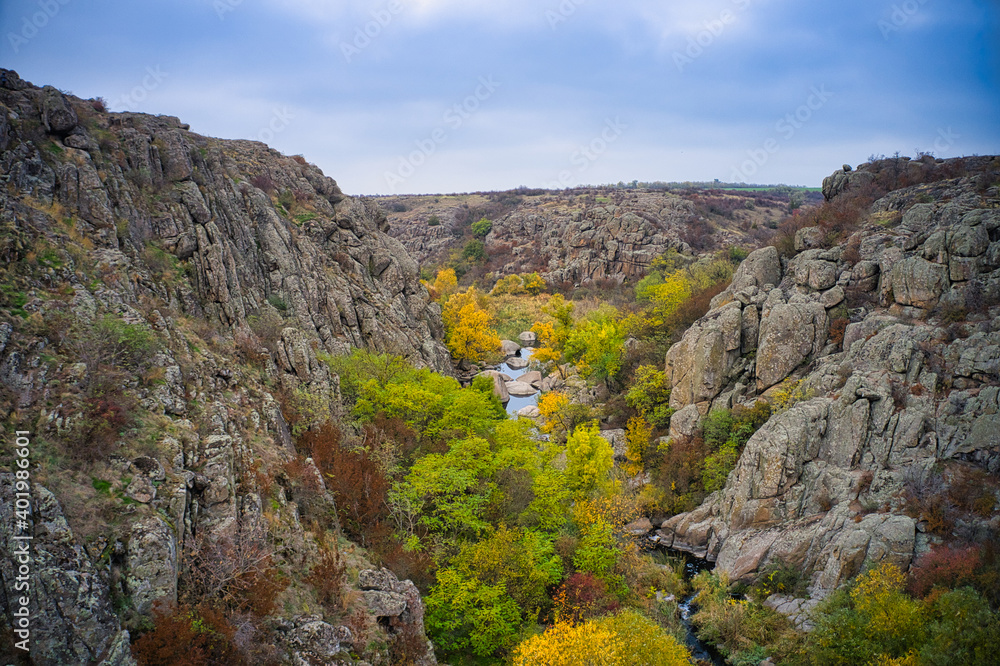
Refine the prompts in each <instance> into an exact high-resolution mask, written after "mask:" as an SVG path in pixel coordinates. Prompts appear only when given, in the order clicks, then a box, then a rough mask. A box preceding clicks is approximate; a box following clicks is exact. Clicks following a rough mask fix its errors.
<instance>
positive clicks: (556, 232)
mask: <svg viewBox="0 0 1000 666" xmlns="http://www.w3.org/2000/svg"><path fill="white" fill-rule="evenodd" d="M805 194H807V193H803V192H799V193H798V194H796V196H804V195H805ZM381 202H382V205H383V206H384V207H386V208H387V209H388V210H389V211H390V212H389V222H390V233H391V234H392V235H393V236H394V237H396V238H398V239H399V240H401V241H402V242H403V243H404V245H406V247H407V248H408V249H410V251H411V252H412V253H413V255H414V257H415V258H416V259H417V260H418V261H420V262H421V264H428V265H434V264H440V263H442V262H445V261H447V260H448V258H449V255H450V254H451V253H458V252H460V251H461V250H462V248H463V245H464V243H466V242H467V241H468V240H469V238H471V237H470V236H469V233H468V228H469V225H471V224H472V223H473V222H476V221H478V220H479V219H481V218H482V217H486V218H487V219H489V220H491V221H492V223H493V224H492V228H491V230H490V231H489V233H488V234H486V235H485V237H484V238H483V243H484V246H485V247H484V250H485V254H486V257H487V261H486V265H485V269H486V270H488V271H491V272H493V273H494V274H495V275H496V276H498V277H502V276H504V275H509V274H512V273H525V272H539V273H541V274H542V276H543V277H544V278H545V279H546V280H548V281H549V282H550V283H554V284H561V283H569V284H584V283H587V282H590V281H593V280H604V279H609V280H615V281H618V282H622V281H635V280H637V279H639V278H641V277H642V276H643V275H645V274H646V272H647V271H648V270H649V266H650V264H651V263H652V261H653V259H655V258H657V257H659V256H661V255H662V254H663V253H664V252H666V251H667V250H669V249H676V250H680V251H682V252H687V253H690V252H692V251H693V249H692V248H694V250H696V251H703V250H715V249H719V248H728V247H730V246H733V245H743V246H747V247H751V248H752V247H756V246H757V244H758V243H759V240H758V238H757V236H756V235H755V234H754V233H753V232H754V230H756V229H761V228H764V227H768V226H774V225H776V223H777V221H778V220H780V219H781V218H782V217H784V215H785V214H786V213H787V210H788V207H789V193H788V192H784V193H773V192H772V193H762V192H751V191H740V190H727V191H721V190H711V191H708V190H700V191H699V190H683V191H681V192H680V193H674V192H667V191H651V190H618V189H613V188H587V189H579V190H568V191H565V192H549V191H539V190H528V191H513V192H501V193H491V194H489V195H457V196H434V197H422V196H421V197H388V198H385V199H382V200H381ZM431 220H433V223H432V224H428V221H431Z"/></svg>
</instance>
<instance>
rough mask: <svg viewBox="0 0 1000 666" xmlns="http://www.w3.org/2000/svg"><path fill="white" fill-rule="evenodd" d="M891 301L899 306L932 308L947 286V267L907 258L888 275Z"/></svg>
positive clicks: (919, 259) (920, 259)
mask: <svg viewBox="0 0 1000 666" xmlns="http://www.w3.org/2000/svg"><path fill="white" fill-rule="evenodd" d="M889 281H890V284H891V286H892V296H893V299H894V300H895V301H896V302H897V303H899V304H900V305H912V306H914V307H918V308H932V307H934V306H935V305H937V302H938V299H939V298H940V297H941V294H942V293H943V292H944V290H945V289H947V288H948V286H949V280H948V267H947V266H943V265H941V264H936V263H933V262H930V261H927V260H926V259H923V258H921V257H908V258H906V259H903V260H902V261H900V262H899V263H897V264H896V265H894V266H893V267H892V272H891V273H890V274H889Z"/></svg>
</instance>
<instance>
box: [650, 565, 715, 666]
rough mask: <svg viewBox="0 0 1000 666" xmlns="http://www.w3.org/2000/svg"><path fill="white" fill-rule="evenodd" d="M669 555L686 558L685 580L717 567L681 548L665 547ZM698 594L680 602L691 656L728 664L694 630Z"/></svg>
mask: <svg viewBox="0 0 1000 666" xmlns="http://www.w3.org/2000/svg"><path fill="white" fill-rule="evenodd" d="M663 550H664V551H665V552H666V553H668V554H669V555H672V556H674V557H682V558H684V580H686V581H688V582H690V581H691V579H692V578H694V577H695V576H697V575H698V574H699V573H701V572H702V571H711V570H712V569H713V568H715V564H713V563H712V562H709V561H708V560H703V559H701V558H699V557H695V556H694V555H691V554H690V553H685V552H682V551H679V550H671V549H669V548H664V549H663ZM696 596H697V595H696V594H691V595H688V596H686V597H684V599H683V600H682V601H681V602H680V604H678V606H679V607H680V610H681V621H682V622H683V623H684V628H685V629H686V630H687V639H686V641H685V642H686V643H687V646H688V649H689V650H691V656H692V657H694V658H695V660H696V661H698V662H699V663H709V664H713V665H714V666H726V660H725V659H723V658H722V655H720V654H719V653H718V652H717V651H716V650H715V649H714V648H712V647H710V646H708V645H706V644H705V643H702V642H701V640H700V639H699V638H698V636H697V635H696V634H695V632H694V625H693V624H692V623H691V616H692V615H694V612H695V608H694V606H695V605H696V603H695V597H696Z"/></svg>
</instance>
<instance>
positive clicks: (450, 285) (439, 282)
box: [431, 268, 458, 298]
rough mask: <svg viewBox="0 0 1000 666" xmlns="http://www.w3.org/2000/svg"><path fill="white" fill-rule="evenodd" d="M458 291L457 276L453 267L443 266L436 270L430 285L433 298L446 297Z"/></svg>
mask: <svg viewBox="0 0 1000 666" xmlns="http://www.w3.org/2000/svg"><path fill="white" fill-rule="evenodd" d="M456 291H458V277H456V275H455V269H454V268H444V269H442V270H440V271H438V273H437V276H436V277H435V278H434V284H432V285H431V293H432V295H433V296H434V298H448V297H449V296H451V295H452V294H454V293H455V292H456Z"/></svg>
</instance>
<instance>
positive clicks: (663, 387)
mask: <svg viewBox="0 0 1000 666" xmlns="http://www.w3.org/2000/svg"><path fill="white" fill-rule="evenodd" d="M625 403H626V404H627V405H628V406H629V407H631V408H632V409H634V410H635V411H636V412H637V413H638V414H639V415H640V416H645V417H646V419H647V420H648V421H649V422H650V424H651V425H653V426H655V427H657V428H666V427H667V426H668V425H670V417H671V416H672V415H673V413H674V412H673V410H672V409H670V380H669V379H668V378H667V375H666V373H665V372H663V371H662V370H660V369H659V368H658V367H656V366H655V365H640V366H639V367H638V368H636V370H635V376H634V378H633V380H632V384H631V385H630V386H629V388H628V391H626V393H625Z"/></svg>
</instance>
